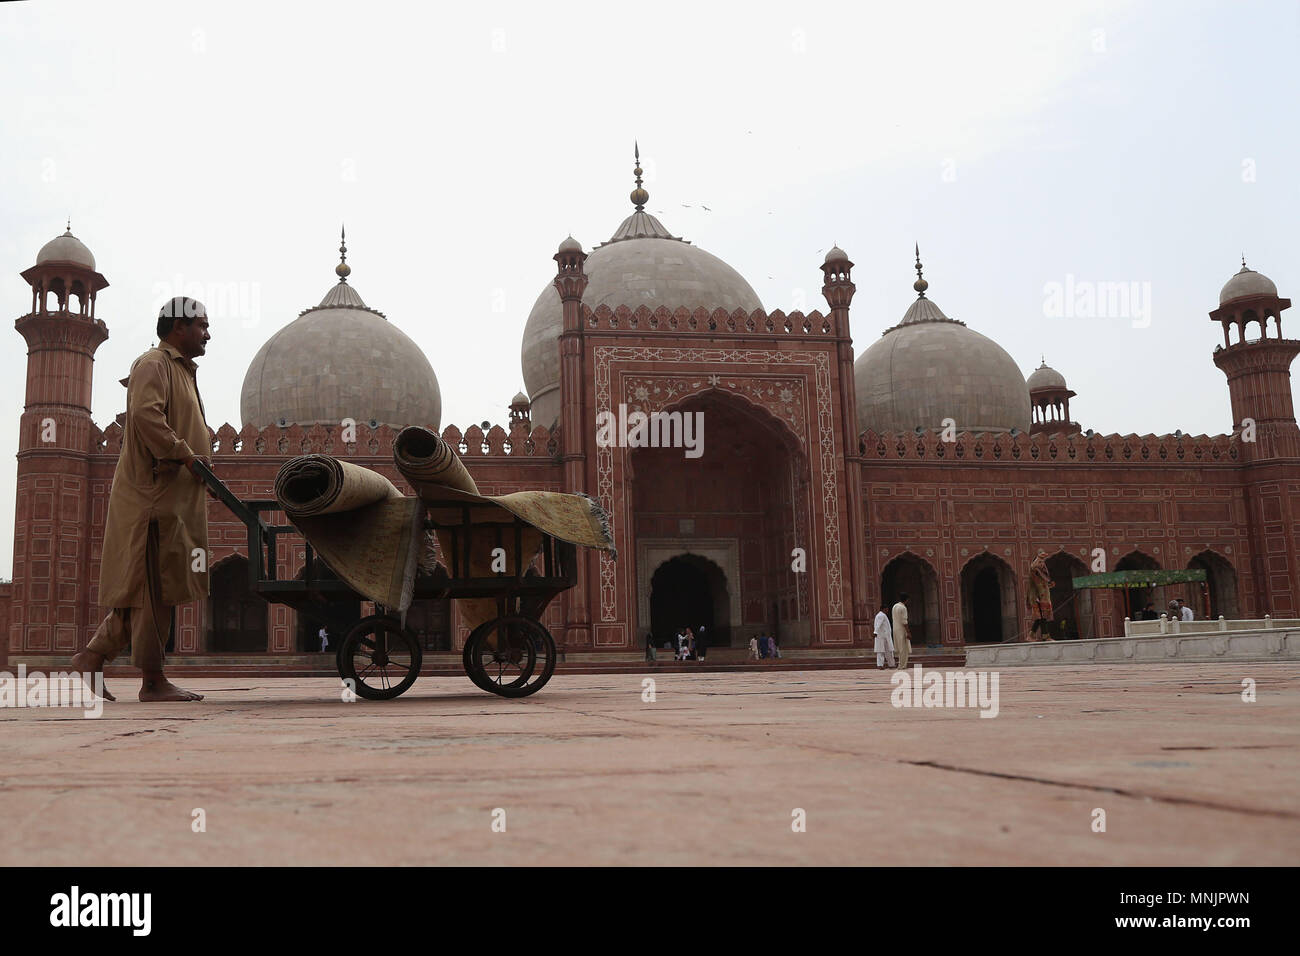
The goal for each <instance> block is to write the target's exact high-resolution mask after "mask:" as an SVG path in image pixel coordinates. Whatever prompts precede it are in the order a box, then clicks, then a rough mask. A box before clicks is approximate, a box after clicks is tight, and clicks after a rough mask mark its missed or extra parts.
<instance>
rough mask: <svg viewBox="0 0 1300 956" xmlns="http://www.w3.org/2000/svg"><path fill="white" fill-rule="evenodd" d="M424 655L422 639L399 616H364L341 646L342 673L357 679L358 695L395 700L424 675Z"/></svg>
mask: <svg viewBox="0 0 1300 956" xmlns="http://www.w3.org/2000/svg"><path fill="white" fill-rule="evenodd" d="M423 661H424V654H423V652H421V650H420V642H419V641H417V640H416V639H415V635H414V634H412V633H411V632H410V631H408V630H403V629H402V628H401V626H400V625H399V624H398V622H397V620H396V619H395V618H391V617H386V616H381V615H378V614H374V615H371V616H370V617H367V618H363V619H362V620H361V621H359V622H358V623H357V625H356V627H354V628H352V630H350V631H348V636H347V637H345V638H344V639H343V646H342V647H340V648H339V676H340V677H342V678H343V679H344V680H351V681H352V682H353V689H354V690H355V691H356V692H357V696H359V697H364V698H366V700H392V699H393V698H394V697H397V696H398V695H399V694H402V693H404V692H405V691H406V690H408V689H409V688H410V686H411V685H412V684H414V683H415V679H416V678H417V677H419V676H420V664H421V663H423Z"/></svg>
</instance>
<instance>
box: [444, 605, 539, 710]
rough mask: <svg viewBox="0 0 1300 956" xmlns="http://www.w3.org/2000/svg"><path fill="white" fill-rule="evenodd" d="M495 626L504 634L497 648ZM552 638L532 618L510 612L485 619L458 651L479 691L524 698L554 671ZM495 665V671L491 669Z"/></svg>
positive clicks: (467, 673) (496, 629) (466, 671)
mask: <svg viewBox="0 0 1300 956" xmlns="http://www.w3.org/2000/svg"><path fill="white" fill-rule="evenodd" d="M498 628H503V629H504V631H505V634H506V638H505V642H504V643H505V647H504V648H502V649H500V650H498V649H497V647H496V641H497V640H498V639H499V638H498ZM555 658H556V651H555V640H554V638H552V637H551V634H550V632H549V631H548V630H546V628H545V627H543V626H542V625H541V624H540V623H539V622H538V621H535V620H533V619H532V618H531V617H524V616H523V615H519V614H513V615H510V616H507V617H499V618H493V619H492V620H491V621H485V622H484V623H482V624H480V625H479V626H478V627H476V628H474V630H473V631H472V632H471V633H470V635H469V638H468V640H466V641H465V650H464V651H463V652H462V654H461V660H462V663H464V665H465V673H466V675H468V677H469V679H470V680H471V681H473V682H474V685H475V686H476V687H478V688H480V689H481V690H485V691H487V692H488V693H491V694H497V695H498V696H500V697H527V696H528V695H529V694H535V693H537V691H539V690H541V689H542V687H544V686H545V685H546V682H547V681H549V680H550V679H551V675H552V674H553V673H554V672H555ZM494 665H495V667H496V671H495V673H494V672H493V671H492V670H490V668H492V667H493V666H494Z"/></svg>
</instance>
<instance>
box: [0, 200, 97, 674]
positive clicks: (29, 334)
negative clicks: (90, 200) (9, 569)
mask: <svg viewBox="0 0 1300 956" xmlns="http://www.w3.org/2000/svg"><path fill="white" fill-rule="evenodd" d="M22 277H23V278H24V279H25V280H26V281H27V284H28V285H30V286H31V287H32V310H31V311H30V312H29V313H27V314H26V315H24V316H20V317H19V318H18V320H17V321H16V322H14V328H16V329H17V330H18V332H19V333H20V334H21V335H22V337H23V338H24V339H25V340H26V341H27V396H26V401H25V403H24V405H23V414H22V418H21V419H20V422H19V430H18V480H17V489H16V490H17V499H16V501H15V506H14V514H15V521H14V592H13V604H12V613H11V615H10V620H9V630H10V634H9V635H6V637H7V638H12V639H13V643H14V645H15V646H16V647H19V648H22V649H23V650H27V651H59V652H72V651H74V650H76V648H77V638H78V632H79V631H80V630H81V629H82V628H84V626H85V625H87V624H88V623H89V616H90V615H92V614H93V613H94V610H95V609H96V606H97V604H98V601H97V596H96V595H94V594H92V593H90V591H91V588H90V585H89V583H88V582H89V581H90V574H89V573H88V571H89V563H90V561H91V559H92V557H93V558H94V560H96V561H98V560H99V555H98V554H93V555H92V553H91V552H92V551H93V550H95V549H96V548H97V547H98V542H97V541H95V542H92V535H91V534H90V528H91V523H92V515H91V507H92V500H93V499H92V495H91V489H90V486H89V483H90V449H91V445H92V437H91V436H92V434H93V433H94V429H95V425H94V422H93V421H92V419H91V417H90V395H91V384H92V379H93V373H94V364H95V351H96V350H97V349H98V348H99V347H100V345H102V344H103V343H104V341H105V340H106V339H107V338H108V327H107V326H106V325H105V324H104V323H103V322H102V321H101V320H99V319H97V318H96V317H95V298H96V296H97V295H98V293H99V291H100V290H101V289H104V288H107V286H108V280H107V279H105V278H104V277H103V276H102V275H100V273H99V272H97V271H96V270H95V257H94V256H93V255H92V254H91V252H90V250H89V249H87V248H86V246H85V245H83V244H82V242H81V240H79V239H78V238H77V237H76V236H74V235H73V234H72V224H71V223H69V224H68V229H67V231H66V232H64V233H63V235H61V236H56V237H55V238H54V239H51V240H50V241H49V242H47V243H46V244H45V245H44V246H42V247H41V251H40V252H38V253H37V254H36V265H34V266H32V267H31V268H30V269H27V270H25V271H24V272H23V273H22Z"/></svg>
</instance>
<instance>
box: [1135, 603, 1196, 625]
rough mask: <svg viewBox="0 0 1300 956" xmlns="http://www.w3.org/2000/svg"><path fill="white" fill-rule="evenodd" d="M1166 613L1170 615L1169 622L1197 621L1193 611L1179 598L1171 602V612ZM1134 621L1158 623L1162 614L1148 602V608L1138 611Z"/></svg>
mask: <svg viewBox="0 0 1300 956" xmlns="http://www.w3.org/2000/svg"><path fill="white" fill-rule="evenodd" d="M1166 613H1167V614H1168V615H1169V620H1171V621H1193V620H1195V619H1196V615H1195V614H1193V613H1192V609H1191V608H1190V607H1188V606H1187V605H1186V604H1184V603H1183V602H1182V601H1181V600H1180V599H1178V598H1174V600H1172V601H1170V602H1169V610H1168V611H1167V612H1166ZM1133 620H1135V621H1158V620H1160V612H1159V611H1157V610H1156V606H1155V604H1153V603H1152V602H1151V601H1148V602H1147V606H1146V607H1144V608H1143V609H1142V610H1140V611H1138V612H1137V614H1136V615H1134V617H1133Z"/></svg>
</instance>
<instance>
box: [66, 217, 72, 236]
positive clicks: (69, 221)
mask: <svg viewBox="0 0 1300 956" xmlns="http://www.w3.org/2000/svg"><path fill="white" fill-rule="evenodd" d="M64 235H65V236H70V235H72V217H71V216H69V217H68V231H67V232H65V233H64Z"/></svg>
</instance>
